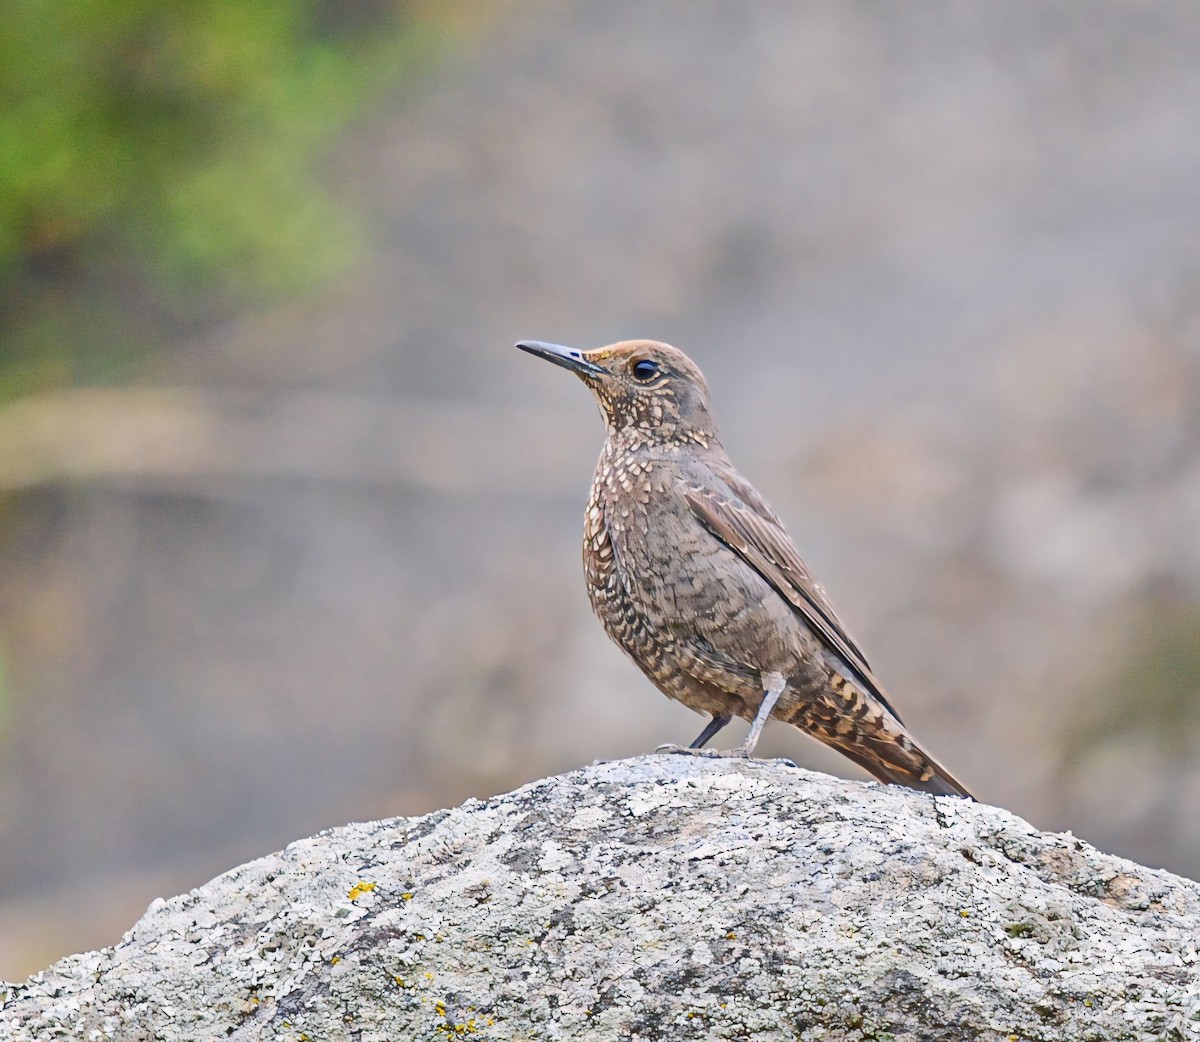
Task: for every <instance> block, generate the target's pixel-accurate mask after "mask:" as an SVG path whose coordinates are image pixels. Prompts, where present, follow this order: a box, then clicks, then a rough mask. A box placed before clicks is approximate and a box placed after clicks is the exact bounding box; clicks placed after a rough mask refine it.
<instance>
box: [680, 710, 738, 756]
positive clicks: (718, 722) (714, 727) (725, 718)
mask: <svg viewBox="0 0 1200 1042" xmlns="http://www.w3.org/2000/svg"><path fill="white" fill-rule="evenodd" d="M732 719H733V716H732V715H731V714H729V713H713V717H712V719H711V720H710V721H709V722H708V724H707V725H706V726H705V728H704V730H703V731H701V732H700V733H699V734H698V735H697V736H696V740H695V741H694V742H692V744H691V745H689V746H688V748H689V749H703V748H704V747H705V746H706V745H707V744H708V743H709V742H710V741H712V739H713V738H714V737H715V736H716V734H717V732H718V731H719V730H721V728H722V727H724V726H725V725H726V724H727V723H729V721H730V720H732Z"/></svg>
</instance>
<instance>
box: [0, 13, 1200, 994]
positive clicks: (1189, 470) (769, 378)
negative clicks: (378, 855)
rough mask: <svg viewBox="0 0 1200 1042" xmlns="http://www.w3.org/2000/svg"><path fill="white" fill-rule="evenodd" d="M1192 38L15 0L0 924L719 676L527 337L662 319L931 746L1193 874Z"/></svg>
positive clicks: (591, 421)
mask: <svg viewBox="0 0 1200 1042" xmlns="http://www.w3.org/2000/svg"><path fill="white" fill-rule="evenodd" d="M1197 53H1200V10H1198V9H1197V8H1196V7H1195V5H1194V4H1193V3H1191V2H1190V0H1178V2H1167V0H1164V2H1161V3H1157V4H1153V5H1150V4H1141V3H1134V2H1130V0H1119V2H1118V0H1093V2H1091V3H1088V4H1086V5H1085V4H1073V5H1058V4H1046V3H1041V2H1026V0H1010V2H1008V3H1005V4H1003V5H978V4H972V3H968V2H947V0H935V2H929V3H924V4H919V5H907V4H886V5H885V4H877V3H870V2H867V0H862V2H836V3H835V2H832V0H830V2H805V3H795V2H792V0H773V2H768V0H763V2H760V3H757V4H754V5H740V4H715V3H713V4H709V3H703V4H698V3H694V2H690V0H661V2H659V3H655V4H643V3H638V2H635V0H609V2H606V3H603V4H594V3H593V4H586V3H582V2H575V3H567V2H562V3H537V2H526V3H507V4H499V3H498V4H493V5H481V4H475V3H469V2H462V3H458V2H445V0H443V2H438V3H416V2H397V0H354V2H347V0H340V2H336V3H335V2H331V0H298V2H296V3H292V4H278V3H275V2H273V0H191V2H188V3H182V4H174V5H162V4H157V3H152V2H151V0H122V2H120V3H117V4H113V3H112V2H111V0H108V2H101V0H79V2H76V3H73V4H61V3H57V2H54V0H18V2H16V3H13V4H10V5H8V7H7V8H6V13H5V35H4V37H3V40H2V41H0V91H2V99H0V100H2V103H0V323H2V325H0V337H2V341H0V977H7V978H19V977H22V976H23V975H25V974H26V973H28V972H31V971H33V970H36V969H38V968H40V967H42V966H44V965H46V964H48V963H49V962H50V961H52V960H53V959H55V958H58V957H59V956H61V955H63V954H66V953H68V952H71V951H76V950H81V949H86V948H90V947H96V946H100V945H103V944H108V943H113V942H115V941H116V940H117V939H118V938H119V937H120V935H121V933H122V931H123V930H124V929H125V928H127V927H128V926H130V925H131V924H132V923H133V921H134V920H135V919H136V918H137V916H138V915H140V914H141V912H142V911H143V909H144V908H145V906H146V905H147V904H148V903H149V901H150V900H152V899H153V898H154V897H156V896H158V895H171V894H174V893H177V892H179V891H182V890H186V889H188V888H190V887H193V886H196V885H199V884H200V883H203V882H204V881H205V880H207V879H208V878H210V877H211V876H213V875H215V874H216V873H218V872H220V871H222V870H224V869H226V868H228V867H231V866H232V865H235V864H237V863H240V862H242V861H244V860H248V859H250V858H253V857H255V856H258V855H261V854H265V853H268V852H270V851H272V850H274V849H277V848H279V847H281V846H283V845H284V844H286V843H287V842H289V841H290V840H293V839H296V838H299V837H302V836H305V835H308V834H310V833H312V832H314V831H316V830H319V829H322V828H325V827H328V826H332V825H337V824H339V823H342V822H345V821H347V820H351V819H364V818H373V817H381V816H387V815H394V814H417V813H422V812H425V811H429V810H432V809H435V808H438V807H443V806H447V805H452V804H454V803H456V802H458V801H461V800H462V799H464V798H465V797H467V796H470V795H475V796H486V795H489V794H492V793H497V792H501V791H505V790H507V789H510V788H512V787H515V786H517V785H520V784H521V783H523V782H526V781H530V780H533V779H536V778H539V777H542V776H544V775H546V774H549V773H551V772H556V771H562V770H565V769H568V768H571V767H574V766H578V765H580V764H583V763H587V762H589V761H591V760H593V759H595V758H599V757H620V756H627V755H634V754H638V753H643V752H646V751H648V750H650V749H652V748H653V747H654V746H655V745H657V744H659V743H660V742H662V741H667V740H674V741H687V740H690V739H691V738H692V737H693V736H694V734H695V733H696V732H697V731H698V730H699V727H700V724H701V720H700V718H699V717H697V716H695V715H693V714H691V713H690V712H689V711H687V710H686V709H683V708H682V707H680V706H678V705H675V704H673V703H670V702H668V701H667V700H666V699H665V698H663V697H662V696H660V695H659V694H658V693H657V692H656V691H655V690H654V689H653V688H651V687H650V685H649V683H648V682H647V681H645V680H644V679H643V678H642V677H641V675H640V674H639V673H638V672H637V671H636V670H635V669H634V667H633V666H631V665H630V664H629V663H628V662H626V661H625V659H624V658H623V657H622V656H621V655H620V653H619V652H618V651H616V649H614V648H613V647H612V646H610V645H609V644H608V642H607V640H606V639H605V637H604V635H603V633H602V631H601V629H600V626H599V624H598V623H596V621H595V620H594V619H593V618H592V617H591V613H590V611H589V609H588V605H587V598H586V595H585V592H584V587H583V579H582V572H581V567H580V563H579V553H580V550H579V546H580V532H581V523H582V511H583V505H584V501H585V497H586V494H587V488H588V485H589V482H590V476H591V468H592V464H593V462H594V459H595V455H596V453H597V451H598V450H599V446H600V443H601V439H602V431H601V426H600V423H599V420H598V418H597V415H596V410H595V408H594V406H593V405H592V403H591V401H590V399H589V396H588V395H587V393H586V391H585V390H584V388H583V387H581V386H580V385H579V384H578V382H577V381H575V380H573V379H572V378H570V377H569V376H568V375H567V374H565V373H563V372H562V371H561V370H557V369H554V368H552V367H550V366H547V365H544V364H540V363H538V362H537V361H535V360H534V359H531V358H529V357H528V356H525V355H521V354H519V353H518V352H516V351H514V350H513V349H512V344H513V342H514V341H515V340H517V339H522V338H536V339H544V340H552V341H558V342H562V343H569V344H575V345H580V346H596V345H599V344H603V343H608V342H611V341H614V340H618V339H622V338H627V337H643V336H645V337H653V338H656V339H662V340H667V341H669V342H672V343H675V344H676V345H678V346H681V347H683V348H685V349H686V350H688V351H689V353H691V354H692V355H693V356H694V357H695V358H696V359H697V361H698V362H699V363H700V364H701V366H702V367H703V368H704V370H705V372H706V374H707V376H708V378H709V383H710V384H711V386H712V388H713V395H714V403H715V409H716V414H717V416H718V419H719V420H720V422H721V424H722V428H723V431H724V435H725V442H726V445H727V447H728V448H729V450H730V453H731V455H732V457H733V458H734V460H735V461H737V463H738V465H739V466H740V468H741V469H742V470H743V471H744V472H745V473H746V474H747V475H748V476H749V477H750V478H751V479H752V480H753V481H754V482H755V483H756V484H757V485H758V487H759V488H760V489H761V490H762V491H763V492H764V494H766V495H767V497H768V498H769V499H770V500H771V501H772V502H773V504H774V505H775V507H776V509H777V510H778V511H779V512H780V513H781V515H782V516H783V517H784V518H785V520H786V521H787V523H788V526H789V529H790V531H791V533H792V535H793V536H794V538H795V540H796V542H797V544H798V545H799V547H800V548H801V551H802V552H803V553H804V555H805V556H806V558H807V559H808V561H809V563H810V565H811V566H812V567H813V569H814V571H815V572H816V573H817V574H818V576H820V577H821V578H822V579H823V580H824V582H825V584H826V586H827V587H828V588H829V589H830V590H831V591H832V594H833V598H834V601H835V602H836V603H837V605H838V607H839V610H840V612H841V614H842V616H843V618H844V620H845V621H846V623H847V625H848V627H849V628H850V630H851V632H852V633H854V634H855V635H856V636H857V638H858V639H859V641H860V643H862V644H863V645H864V646H865V647H866V649H867V651H868V654H869V655H870V657H871V660H872V663H873V664H874V666H875V667H876V670H877V672H878V674H879V675H880V676H881V677H882V678H883V679H884V682H885V684H887V686H888V688H889V690H890V691H891V693H892V694H893V695H894V697H895V701H896V702H897V704H898V705H899V706H900V707H901V710H902V712H904V714H905V717H906V719H907V720H908V721H909V723H910V724H911V725H912V727H913V729H914V730H915V732H916V733H917V734H918V735H919V736H921V738H922V739H923V740H924V741H925V742H926V743H928V744H929V746H930V747H931V748H932V749H934V750H935V751H936V752H937V753H938V754H939V755H940V757H941V758H942V759H943V760H944V761H945V763H946V764H947V765H948V767H949V768H950V769H951V770H953V771H954V772H955V773H956V774H957V775H959V776H960V777H961V778H962V779H963V780H964V781H965V782H966V783H968V784H969V785H970V786H971V787H972V788H973V789H974V791H975V792H976V793H977V794H978V795H979V797H980V798H981V799H983V800H985V801H988V802H992V803H997V804H1000V805H1002V806H1004V807H1008V808H1010V809H1011V810H1013V811H1015V812H1016V813H1018V814H1020V815H1022V816H1024V817H1027V818H1028V819H1030V820H1031V821H1032V822H1034V823H1035V824H1036V825H1038V826H1039V827H1042V828H1049V829H1068V828H1069V829H1072V830H1074V832H1075V833H1076V834H1078V835H1080V836H1082V837H1084V838H1086V839H1088V840H1090V841H1092V842H1094V843H1096V844H1098V845H1099V846H1101V847H1104V848H1105V849H1108V850H1110V851H1114V852H1117V853H1121V854H1125V855H1127V856H1129V857H1131V858H1135V859H1137V860H1140V861H1143V862H1148V863H1150V864H1152V865H1161V866H1165V867H1167V868H1170V869H1171V870H1173V871H1175V872H1179V873H1183V874H1185V875H1191V876H1193V877H1196V876H1198V875H1200V813H1198V812H1197V807H1198V806H1200V134H1198V133H1197V124H1196V114H1197V112H1200V63H1197V61H1196V54H1197ZM737 726H738V727H741V726H744V725H737ZM740 734H741V731H740V730H736V729H735V728H731V729H730V735H731V737H730V741H731V742H732V741H735V740H740ZM759 748H760V751H761V752H762V754H763V755H787V756H791V757H794V758H795V759H796V760H797V761H798V762H800V763H801V764H803V765H805V766H810V767H816V768H820V769H825V770H830V771H832V772H835V773H837V774H840V775H843V776H850V777H859V776H861V775H860V774H859V772H858V771H857V769H856V768H855V767H854V766H853V765H851V764H850V763H849V762H848V761H846V760H844V759H841V758H838V757H836V756H833V755H831V754H826V753H825V752H824V750H822V749H820V748H819V747H818V746H817V745H816V743H814V742H811V741H810V740H808V739H806V738H804V737H803V736H801V735H800V734H799V733H796V732H791V731H788V730H787V729H784V728H779V727H777V728H770V729H768V731H767V735H766V738H765V740H764V741H763V742H762V744H761V745H760V747H759Z"/></svg>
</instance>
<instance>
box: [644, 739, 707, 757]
mask: <svg viewBox="0 0 1200 1042" xmlns="http://www.w3.org/2000/svg"><path fill="white" fill-rule="evenodd" d="M654 751H655V752H656V753H665V754H666V755H668V756H720V755H721V754H720V753H718V752H717V751H716V750H715V749H696V748H694V747H692V746H690V745H676V744H675V743H674V742H667V743H665V744H664V745H660V746H658V747H656V748H655V750H654Z"/></svg>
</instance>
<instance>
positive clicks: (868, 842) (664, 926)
mask: <svg viewBox="0 0 1200 1042" xmlns="http://www.w3.org/2000/svg"><path fill="white" fill-rule="evenodd" d="M1198 944H1200V885H1198V884H1196V883H1193V882H1190V881H1188V880H1185V879H1180V878H1177V877H1175V876H1171V875H1169V874H1167V873H1165V872H1161V871H1155V870H1152V869H1148V868H1143V867H1141V866H1139V865H1135V864H1132V863H1131V862H1128V861H1123V860H1121V859H1119V858H1114V857H1109V856H1107V855H1104V854H1101V853H1099V852H1098V851H1096V850H1094V849H1093V848H1091V847H1089V846H1088V845H1087V844H1086V843H1083V842H1080V841H1078V840H1076V839H1074V838H1073V837H1071V836H1069V835H1066V836H1064V835H1055V834H1048V833H1042V832H1037V831H1035V830H1034V829H1033V828H1031V827H1030V826H1029V825H1027V824H1026V823H1025V822H1023V821H1021V820H1020V819H1018V818H1015V817H1013V816H1012V815H1011V814H1008V813H1006V812H1004V811H1001V810H996V809H994V808H992V807H987V806H983V805H979V804H972V803H966V802H962V801H959V800H955V799H949V798H938V799H934V798H931V797H928V796H922V795H918V794H915V793H910V792H907V791H906V790H903V789H896V788H880V787H877V786H875V785H862V784H858V783H854V782H844V781H837V780H835V779H833V778H828V777H825V776H823V775H817V774H812V773H809V772H806V771H802V770H797V769H794V768H791V767H788V766H784V765H782V764H778V763H770V762H750V763H746V762H739V761H728V760H712V759H692V758H688V757H682V756H654V757H644V758H641V759H637V760H630V761H623V762H619V763H610V764H604V765H599V766H594V767H590V768H587V769H585V770H580V771H575V772H572V773H570V774H567V775H563V776H562V777H558V778H551V779H548V780H546V781H541V782H537V783H535V784H533V785H529V786H526V787H525V788H523V789H520V790H518V791H517V792H514V793H510V794H508V795H506V796H499V797H497V798H495V799H492V800H488V801H486V802H475V801H472V802H469V803H467V804H465V805H464V806H462V807H459V808H456V809H454V810H451V811H442V812H438V813H436V814H430V815H428V816H427V817H424V818H413V819H395V820H391V821H384V822H372V823H367V824H360V825H348V826H346V827H345V828H339V829H333V830H331V831H329V832H324V833H321V834H320V835H318V836H315V837H313V838H312V839H307V840H303V841H301V842H298V843H293V844H292V845H291V846H289V847H288V848H287V849H286V850H284V851H283V852H282V853H280V854H276V855H273V856H271V857H266V858H263V859H261V860H259V861H255V862H252V863H250V864H248V865H243V866H241V867H240V868H237V869H234V870H233V871H232V872H228V873H226V874H225V875H223V876H220V877H219V878H217V879H215V880H213V881H212V882H211V883H209V884H207V885H206V886H203V887H201V888H199V889H197V890H193V891H192V892H191V893H189V894H185V895H183V896H181V897H176V898H172V899H171V900H170V901H161V900H160V901H156V902H155V903H154V904H153V905H152V906H151V908H150V910H149V911H148V912H147V913H146V915H145V917H144V918H143V919H142V920H141V921H140V922H139V923H138V924H137V925H136V926H135V927H134V928H133V929H132V930H131V931H130V933H129V934H128V935H127V936H126V937H125V938H124V939H123V940H122V941H121V943H120V944H118V945H117V946H116V947H115V948H108V949H105V950H104V951H100V952H92V953H89V954H86V955H78V956H73V957H71V958H68V959H64V960H63V961H61V962H60V963H58V964H57V965H55V966H53V967H51V968H50V969H48V970H46V971H45V972H43V973H40V974H38V975H36V976H35V977H33V978H31V979H30V980H29V981H28V982H27V983H26V984H23V985H9V986H7V988H8V993H7V997H6V998H5V1000H4V1002H3V1005H2V1007H0V1039H5V1040H9V1039H11V1040H17V1039H20V1040H30V1042H33V1040H37V1042H45V1040H49V1039H55V1038H79V1039H97V1040H99V1039H120V1040H122V1042H134V1040H143V1039H146V1040H149V1039H156V1040H157V1039H172V1040H173V1039H181V1040H182V1039H187V1040H189V1042H191V1040H198V1039H228V1038H232V1039H288V1040H296V1039H311V1040H314V1042H315V1040H318V1039H356V1040H362V1042H369V1040H383V1039H391V1040H397V1042H400V1040H409V1039H439V1038H472V1039H504V1040H509V1039H512V1040H516V1039H578V1038H589V1039H689V1038H694V1039H755V1040H771V1039H788V1040H794V1039H824V1040H837V1039H856V1040H858V1039H895V1040H901V1039H905V1040H914V1042H916V1040H920V1042H928V1040H946V1042H949V1040H958V1039H962V1040H968V1039H969V1040H974V1039H998V1040H1000V1039H1009V1040H1026V1039H1028V1040H1035V1039H1036V1040H1040V1042H1050V1040H1066V1039H1093V1040H1096V1042H1100V1040H1103V1042H1117V1040H1120V1039H1130V1040H1135V1039H1136V1040H1142V1039H1168V1040H1180V1042H1183V1040H1192V1039H1198V1038H1200V964H1198V960H1197V945H1198ZM3 993H4V986H0V995H2V994H3Z"/></svg>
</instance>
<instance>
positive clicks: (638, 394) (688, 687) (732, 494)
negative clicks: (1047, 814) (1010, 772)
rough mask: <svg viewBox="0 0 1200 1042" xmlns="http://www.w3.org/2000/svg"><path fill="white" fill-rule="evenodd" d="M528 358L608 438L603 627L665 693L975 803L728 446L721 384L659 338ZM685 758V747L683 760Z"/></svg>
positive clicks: (588, 535)
mask: <svg viewBox="0 0 1200 1042" xmlns="http://www.w3.org/2000/svg"><path fill="white" fill-rule="evenodd" d="M517 347H519V348H521V349H522V350H524V351H528V352H530V353H531V354H535V355H538V356H539V357H541V358H545V359H547V360H548V361H551V362H554V363H555V364H557V365H561V366H563V367H564V368H567V369H570V370H572V371H573V372H574V373H576V374H577V375H578V376H579V377H580V378H581V379H582V380H583V382H584V383H585V384H587V385H588V387H589V389H590V390H591V392H592V394H593V395H595V397H596V400H597V402H598V403H599V405H600V411H601V413H602V415H603V417H604V421H605V424H606V426H607V428H608V436H607V438H606V440H605V442H604V449H603V451H602V452H601V453H600V460H599V462H598V463H597V465H596V475H595V479H594V480H593V482H592V491H591V497H590V499H589V501H588V507H587V514H586V518H585V523H584V544H583V561H584V570H585V573H586V576H587V586H588V594H589V596H590V597H591V602H592V608H593V609H594V610H595V612H596V614H597V615H598V616H599V617H600V621H601V622H602V623H603V624H604V628H605V630H606V631H607V633H608V635H609V637H610V638H612V640H613V641H614V643H616V644H617V645H618V646H619V647H620V648H621V649H622V650H623V651H625V653H626V654H627V655H629V657H630V658H632V659H633V661H634V662H635V663H637V665H638V666H639V668H640V669H641V670H642V672H643V673H645V674H646V676H647V677H649V678H650V680H652V681H653V682H654V684H655V685H656V686H657V687H658V689H659V690H660V691H662V692H663V694H665V695H667V696H669V697H670V698H674V699H676V700H678V701H680V702H682V703H683V704H684V705H686V706H689V707H691V708H692V709H695V710H697V711H698V712H703V713H709V714H711V716H712V720H711V721H710V722H709V724H708V726H707V727H705V728H704V730H703V731H702V732H701V734H700V735H699V737H698V738H697V739H696V741H695V742H693V743H692V745H691V746H690V747H689V749H688V750H681V751H693V752H695V751H698V750H700V749H701V747H702V746H704V744H705V743H706V742H708V741H709V739H711V738H712V737H713V736H714V735H715V734H716V733H717V732H718V731H719V730H720V729H721V728H722V727H724V726H725V725H726V724H727V723H728V722H729V720H730V719H731V718H732V717H734V716H740V717H742V718H744V719H746V720H750V721H752V727H751V731H750V734H749V736H748V737H747V739H746V742H745V743H744V744H743V745H742V746H741V747H740V748H739V749H737V750H734V751H733V752H734V753H735V754H740V755H746V756H748V755H749V754H750V752H751V751H752V750H753V748H754V745H755V743H756V742H757V740H758V735H759V733H760V732H761V730H762V727H763V725H764V724H765V723H766V720H767V718H768V717H774V718H775V719H779V720H784V721H786V722H788V723H790V724H794V725H796V726H797V727H799V728H800V729H801V730H803V731H806V732H808V733H809V734H810V735H812V736H813V737H814V738H817V739H819V740H820V741H822V742H824V743H825V744H826V745H830V746H832V747H833V748H835V749H837V750H838V751H839V752H842V753H844V754H845V755H846V756H848V757H849V758H850V759H851V760H853V761H854V762H855V763H857V764H859V765H860V766H861V767H864V768H866V770H868V771H870V773H871V774H873V775H874V776H875V777H876V778H879V779H881V780H882V781H885V782H892V783H894V784H898V785H907V786H909V787H911V788H914V789H921V790H923V791H925V792H932V793H936V794H939V795H957V796H969V795H970V793H968V792H967V790H966V789H965V788H963V786H962V785H961V784H959V783H958V782H957V781H955V779H954V778H953V777H952V776H951V775H950V774H949V773H948V772H947V771H946V770H945V769H944V768H943V767H941V765H939V764H938V763H937V762H936V761H935V760H934V759H933V758H932V757H931V756H930V755H929V754H928V753H926V752H925V750H924V749H922V748H921V747H920V746H919V745H918V744H917V742H916V740H915V739H914V738H913V737H912V736H911V735H910V734H909V732H908V730H907V729H906V728H905V726H904V724H903V723H901V721H900V717H899V715H898V714H897V713H896V711H895V710H894V709H892V707H891V705H890V704H889V702H888V698H887V695H886V694H885V693H884V690H883V688H882V686H881V685H880V683H879V681H878V680H876V679H875V676H874V674H873V673H872V672H871V668H870V666H869V665H868V664H867V660H866V657H865V656H864V655H863V653H862V651H861V650H860V649H859V647H858V645H857V644H855V642H854V640H853V639H852V638H851V637H850V635H849V634H848V633H847V632H846V630H845V627H843V626H842V624H841V622H840V621H839V620H838V617H837V614H836V613H835V612H834V610H833V606H832V605H831V604H830V602H829V598H828V597H827V596H826V594H825V591H824V590H823V589H822V588H821V586H820V585H818V584H817V583H816V582H815V581H814V579H813V577H812V575H811V574H810V573H809V571H808V568H807V567H805V564H804V562H803V561H802V560H801V559H800V555H799V554H798V553H797V552H796V548H795V547H794V546H793V545H792V541H791V540H790V539H789V538H788V535H787V533H786V532H785V531H784V528H783V524H782V522H781V521H780V520H779V518H778V517H777V516H776V515H775V513H774V511H773V510H772V509H771V508H770V506H768V505H767V502H766V500H764V499H763V498H762V496H760V495H759V494H758V492H756V491H755V489H754V488H753V487H752V486H751V485H750V483H749V482H748V481H746V479H745V478H743V477H742V476H741V475H740V474H738V472H737V471H736V470H735V469H734V467H733V464H732V463H731V462H730V461H729V457H728V456H727V455H726V454H725V450H724V448H722V446H721V440H720V437H719V436H718V434H717V428H716V425H715V424H714V423H713V420H712V416H711V414H710V412H709V394H708V385H707V384H706V383H705V381H704V376H703V375H702V374H701V372H700V370H699V369H698V368H697V367H696V365H695V364H694V363H693V362H692V361H691V359H689V358H688V357H687V356H686V355H685V354H683V352H681V351H678V350H676V349H675V348H673V347H670V346H668V345H667V344H660V343H657V342H655V341H652V340H630V341H624V342H622V343H619V344H613V345H611V346H609V347H601V348H597V349H595V350H592V351H578V350H575V349H572V348H566V347H560V346H558V345H556V344H544V343H541V342H538V341H524V342H522V343H519V344H517ZM672 748H678V747H672Z"/></svg>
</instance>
